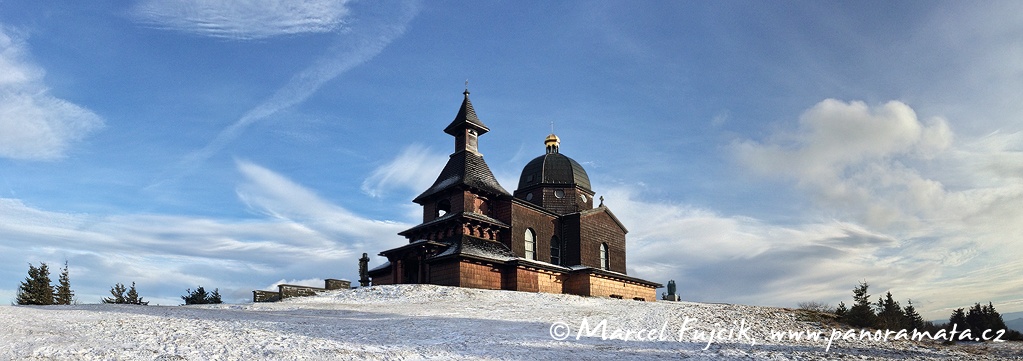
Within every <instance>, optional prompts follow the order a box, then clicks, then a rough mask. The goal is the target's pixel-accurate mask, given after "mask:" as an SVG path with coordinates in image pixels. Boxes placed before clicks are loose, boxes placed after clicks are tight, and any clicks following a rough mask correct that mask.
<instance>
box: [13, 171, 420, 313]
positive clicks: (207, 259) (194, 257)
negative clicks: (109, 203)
mask: <svg viewBox="0 0 1023 361" xmlns="http://www.w3.org/2000/svg"><path fill="white" fill-rule="evenodd" d="M238 169H239V171H240V172H241V173H242V175H243V176H244V182H242V184H241V185H240V186H239V187H238V195H239V197H240V198H241V199H242V200H243V201H244V202H245V203H246V204H247V205H249V206H250V207H251V208H252V209H254V210H256V211H257V212H259V214H261V215H265V216H260V217H255V218H251V219H216V218H203V217H191V216H180V215H160V214H125V215H110V216H96V215H88V214H67V213H60V212H52V211H46V210H41V209H38V208H35V207H32V206H30V205H27V204H25V203H23V202H22V201H20V200H17V199H3V198H0V234H3V237H4V242H3V243H2V244H0V278H3V279H9V280H17V279H21V278H23V277H24V272H25V269H26V268H25V265H26V262H32V263H37V262H40V261H42V262H47V263H50V264H51V265H54V264H59V263H62V262H63V260H64V259H65V258H66V259H68V260H69V261H70V264H71V266H72V271H73V274H72V276H73V278H72V282H73V285H75V287H76V290H78V291H79V297H80V298H82V301H83V302H87V303H91V302H98V300H99V298H100V296H102V293H104V292H105V291H106V289H109V287H110V286H111V285H113V284H114V283H116V282H122V283H128V282H132V281H134V282H137V283H138V285H139V287H140V289H141V290H146V292H145V293H144V294H143V296H151V297H150V298H151V299H154V300H156V301H157V303H162V304H176V302H177V303H179V302H180V301H179V300H176V294H181V292H183V291H184V289H185V288H186V287H192V288H195V287H197V286H199V285H202V286H205V287H207V288H210V289H212V288H220V289H221V290H222V291H224V294H225V295H228V294H230V295H235V296H237V297H245V295H246V294H247V292H249V291H251V290H252V289H255V288H258V287H262V286H263V285H265V284H267V283H268V282H272V280H276V279H280V277H282V276H287V277H299V278H300V279H304V278H315V277H323V278H343V277H348V278H352V277H354V276H356V275H357V274H356V270H357V269H358V268H357V258H358V257H359V256H361V253H362V252H368V253H370V254H372V253H373V252H375V251H379V250H381V249H387V248H390V247H394V246H397V245H400V244H401V243H402V242H403V241H404V240H403V239H402V238H401V237H400V236H398V235H397V232H399V231H401V230H403V229H406V228H408V227H410V225H407V224H401V223H395V222H387V221H376V220H371V219H367V218H364V217H360V216H358V215H356V214H354V213H353V212H351V211H349V210H347V209H344V208H343V207H340V206H338V205H335V204H332V203H330V202H327V201H325V200H323V199H322V198H320V197H319V196H317V195H316V194H315V193H314V192H312V191H310V190H308V189H306V188H304V187H302V186H300V185H298V184H295V183H294V182H292V181H291V180H289V179H287V178H286V177H284V176H281V175H280V174H277V173H274V172H273V171H270V170H268V169H266V168H263V167H260V166H259V165H256V164H253V163H249V162H244V161H239V162H238ZM374 261H380V260H379V259H375V260H374ZM232 301H234V300H232Z"/></svg>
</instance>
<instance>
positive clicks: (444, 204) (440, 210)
mask: <svg viewBox="0 0 1023 361" xmlns="http://www.w3.org/2000/svg"><path fill="white" fill-rule="evenodd" d="M448 212H451V201H449V200H447V199H441V200H440V202H437V214H436V215H435V217H442V216H444V215H445V214H448Z"/></svg>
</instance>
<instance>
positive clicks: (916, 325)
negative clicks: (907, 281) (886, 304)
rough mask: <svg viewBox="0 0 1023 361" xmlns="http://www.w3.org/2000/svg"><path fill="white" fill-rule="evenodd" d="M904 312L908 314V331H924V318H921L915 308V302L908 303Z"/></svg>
mask: <svg viewBox="0 0 1023 361" xmlns="http://www.w3.org/2000/svg"><path fill="white" fill-rule="evenodd" d="M903 311H904V313H905V314H906V329H907V330H923V328H924V318H923V317H921V316H920V313H918V312H916V307H913V300H908V301H907V304H906V308H905V309H904V310H903Z"/></svg>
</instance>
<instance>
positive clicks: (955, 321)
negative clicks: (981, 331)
mask: <svg viewBox="0 0 1023 361" xmlns="http://www.w3.org/2000/svg"><path fill="white" fill-rule="evenodd" d="M953 326H955V329H956V330H957V331H959V332H962V331H963V330H966V329H969V328H970V324H969V323H967V322H966V312H963V309H962V308H957V309H956V310H955V311H952V315H951V316H949V317H948V325H947V326H946V327H947V328H948V329H950V330H951V329H952V327H953Z"/></svg>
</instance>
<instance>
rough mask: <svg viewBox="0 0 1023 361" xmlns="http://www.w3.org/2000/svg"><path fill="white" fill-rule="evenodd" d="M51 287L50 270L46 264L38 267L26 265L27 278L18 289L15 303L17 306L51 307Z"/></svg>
mask: <svg viewBox="0 0 1023 361" xmlns="http://www.w3.org/2000/svg"><path fill="white" fill-rule="evenodd" d="M53 299H54V298H53V286H51V285H50V269H49V267H47V266H46V263H40V265H39V267H38V268H37V267H35V266H33V265H32V264H31V263H29V264H28V277H26V278H25V281H24V282H22V283H21V286H20V287H18V293H17V296H16V300H15V302H16V303H17V304H19V305H52V304H53Z"/></svg>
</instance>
